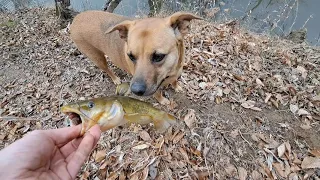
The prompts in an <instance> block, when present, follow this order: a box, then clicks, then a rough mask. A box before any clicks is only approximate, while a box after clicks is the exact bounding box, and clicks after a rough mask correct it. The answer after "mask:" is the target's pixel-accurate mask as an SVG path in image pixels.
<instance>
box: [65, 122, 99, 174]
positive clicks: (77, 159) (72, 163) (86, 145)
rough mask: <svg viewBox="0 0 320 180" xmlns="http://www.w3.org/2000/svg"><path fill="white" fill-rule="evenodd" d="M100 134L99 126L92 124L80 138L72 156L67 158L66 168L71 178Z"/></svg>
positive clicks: (87, 155)
mask: <svg viewBox="0 0 320 180" xmlns="http://www.w3.org/2000/svg"><path fill="white" fill-rule="evenodd" d="M100 135H101V131H100V127H99V126H98V125H95V126H93V127H92V128H91V129H90V130H89V131H88V132H87V133H86V134H85V136H84V138H83V139H82V141H81V143H80V145H79V147H78V149H77V150H76V152H74V154H73V156H72V158H71V159H70V160H69V162H68V165H67V170H68V171H69V174H70V175H71V177H72V178H73V179H75V178H76V176H77V174H78V172H79V170H80V168H81V166H82V165H83V164H84V162H85V161H86V160H87V158H88V157H89V155H90V153H91V151H92V150H93V148H94V147H95V145H96V144H97V142H98V140H99V138H100Z"/></svg>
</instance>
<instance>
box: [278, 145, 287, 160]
mask: <svg viewBox="0 0 320 180" xmlns="http://www.w3.org/2000/svg"><path fill="white" fill-rule="evenodd" d="M285 152H286V146H285V144H284V143H282V144H281V145H280V146H279V147H278V157H279V158H281V157H282V156H283V155H284V153H285Z"/></svg>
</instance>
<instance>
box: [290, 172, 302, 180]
mask: <svg viewBox="0 0 320 180" xmlns="http://www.w3.org/2000/svg"><path fill="white" fill-rule="evenodd" d="M288 180H299V177H298V175H297V174H296V173H291V174H289V177H288Z"/></svg>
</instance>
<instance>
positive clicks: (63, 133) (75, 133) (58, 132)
mask: <svg viewBox="0 0 320 180" xmlns="http://www.w3.org/2000/svg"><path fill="white" fill-rule="evenodd" d="M80 131H81V124H80V125H77V126H72V127H66V128H60V129H50V130H45V131H43V132H42V133H44V134H45V135H46V136H48V137H50V138H51V139H52V140H53V141H54V143H55V144H56V145H57V146H58V147H61V146H63V145H65V144H66V143H68V142H70V141H71V140H72V139H75V138H77V137H79V136H80Z"/></svg>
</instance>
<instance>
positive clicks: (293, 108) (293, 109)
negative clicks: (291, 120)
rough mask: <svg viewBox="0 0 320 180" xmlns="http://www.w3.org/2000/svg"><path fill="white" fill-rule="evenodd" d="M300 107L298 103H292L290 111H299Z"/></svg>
mask: <svg viewBox="0 0 320 180" xmlns="http://www.w3.org/2000/svg"><path fill="white" fill-rule="evenodd" d="M298 109H299V107H298V106H297V105H295V104H290V111H291V112H292V113H294V114H295V113H296V112H297V111H298Z"/></svg>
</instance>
